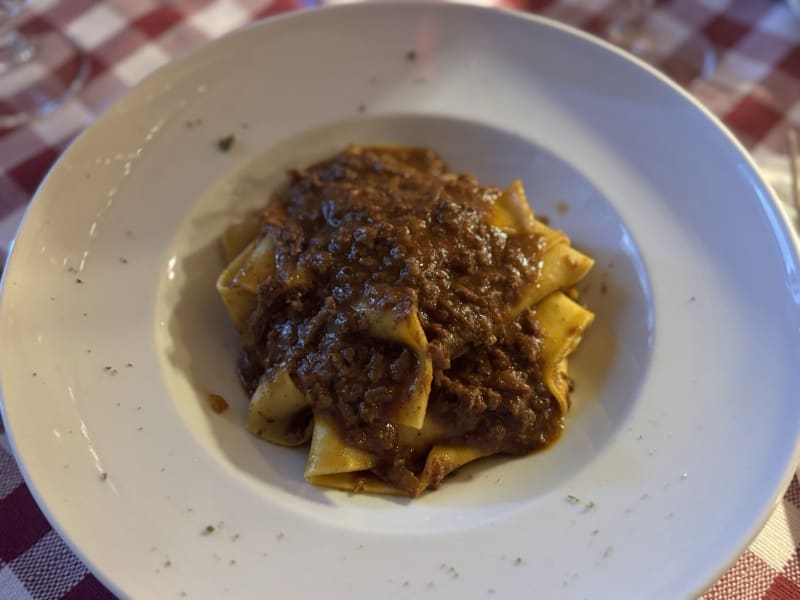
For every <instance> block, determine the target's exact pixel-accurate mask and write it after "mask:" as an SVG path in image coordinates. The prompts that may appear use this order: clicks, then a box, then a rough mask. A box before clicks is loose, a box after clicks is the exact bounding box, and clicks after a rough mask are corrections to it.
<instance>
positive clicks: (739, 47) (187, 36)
mask: <svg viewBox="0 0 800 600" xmlns="http://www.w3.org/2000/svg"><path fill="white" fill-rule="evenodd" d="M329 1H333V2H335V1H337V0H323V1H322V2H318V1H317V0H305V6H312V5H314V4H317V3H327V2H329ZM473 2H476V3H485V4H498V3H499V4H502V5H504V6H506V7H510V8H516V9H521V10H531V11H535V12H538V13H541V14H544V15H547V16H549V17H552V18H555V19H558V20H560V21H564V22H567V23H571V24H573V25H576V26H578V27H581V28H583V29H585V30H587V31H590V32H593V33H597V34H601V33H602V32H603V31H604V30H605V27H606V25H607V22H608V21H607V20H608V15H610V14H614V11H615V10H617V9H619V8H620V7H621V6H622V5H623V1H622V0H499V2H498V1H497V0H473ZM301 7H302V3H301V0H172V1H164V0H162V1H158V0H106V1H105V2H103V1H99V0H40V1H39V2H35V0H34V6H33V7H32V9H31V10H29V11H28V14H29V19H28V21H27V22H26V23H25V24H24V25H23V27H22V28H23V30H25V29H41V28H48V27H55V28H59V29H62V30H64V31H66V32H67V33H69V34H70V35H71V36H73V38H74V39H75V40H77V41H78V43H79V44H80V45H81V46H82V47H83V49H84V50H85V51H86V53H87V54H88V56H89V57H90V60H91V65H92V74H91V78H90V80H89V82H88V84H87V86H86V87H85V89H84V90H83V91H82V92H81V94H80V95H79V97H78V98H76V99H75V100H74V101H72V102H70V103H69V104H68V105H66V106H65V107H63V108H62V109H61V110H60V111H58V112H57V113H56V114H55V115H53V116H51V117H49V118H47V119H42V120H40V121H37V122H35V123H34V124H32V125H30V126H28V127H23V128H19V129H16V130H12V131H5V132H3V131H0V264H2V262H3V260H4V250H5V249H6V248H7V246H8V244H9V242H10V241H11V239H12V238H13V235H14V231H15V230H16V227H17V225H18V223H19V221H20V219H21V217H22V213H23V210H24V208H25V206H26V204H27V202H28V200H29V199H30V198H31V196H32V195H33V192H34V190H35V189H36V186H37V185H38V183H39V182H40V180H41V179H42V177H43V175H44V173H45V172H46V171H47V169H48V168H49V167H50V165H51V164H52V163H53V162H54V161H55V159H56V158H57V157H58V155H59V153H60V152H61V151H62V150H63V149H64V147H65V146H66V145H67V144H68V143H69V142H70V141H71V140H72V138H73V137H74V136H75V134H76V133H77V132H79V131H80V130H81V129H82V128H84V127H85V126H86V125H88V124H89V123H90V122H91V121H92V119H93V118H94V117H95V116H96V115H97V114H98V113H100V112H101V111H102V110H103V109H104V108H105V107H107V106H108V105H109V104H110V103H111V102H112V101H113V100H114V99H115V98H117V97H118V96H119V95H120V94H122V93H123V92H124V91H125V90H126V89H128V88H129V87H130V86H132V85H134V84H135V83H136V82H138V81H139V80H140V79H142V77H144V76H145V75H147V74H148V73H150V72H151V71H153V70H154V69H156V68H157V67H160V66H161V65H163V64H165V63H167V62H169V61H170V60H171V59H173V58H175V57H176V56H179V55H181V54H184V53H186V52H188V51H190V50H192V49H193V48H196V47H197V46H199V45H201V44H202V43H204V42H206V41H208V40H209V39H213V38H216V37H218V36H220V35H222V34H223V33H226V32H227V31H230V30H232V29H235V28H237V27H239V26H241V25H244V24H245V23H248V22H250V21H252V20H255V19H257V18H261V17H266V16H269V15H271V14H275V13H278V12H281V11H284V10H291V9H295V8H301ZM655 17H656V18H657V19H658V20H659V22H660V25H662V26H664V27H665V28H666V29H667V30H668V31H670V32H671V33H670V36H669V39H666V40H665V41H664V44H663V46H662V47H660V51H661V54H662V57H663V60H662V63H661V64H662V66H665V67H667V68H669V67H670V65H671V63H672V61H674V60H675V56H677V54H679V49H680V48H681V46H682V45H683V44H686V43H688V41H689V40H691V39H692V36H696V35H698V34H702V35H705V36H706V37H707V38H708V39H709V40H710V41H711V42H712V43H713V45H714V47H715V49H716V51H717V54H718V65H717V70H716V72H715V74H714V76H713V77H712V78H711V79H710V80H708V81H704V82H694V83H688V88H689V89H690V91H692V92H693V93H694V94H695V95H696V96H697V97H698V98H700V99H701V100H702V101H703V102H704V103H705V104H706V106H708V107H709V108H710V109H711V110H712V111H713V112H714V113H715V114H716V115H717V116H719V117H720V118H722V120H723V121H724V122H725V123H726V124H727V125H728V126H729V127H730V128H731V129H732V130H733V131H734V133H736V135H737V136H738V137H739V139H740V140H741V141H742V142H743V143H744V144H745V146H747V147H748V148H749V149H750V150H751V151H752V152H753V153H754V154H755V155H756V156H757V157H764V158H765V159H766V160H768V161H771V164H773V165H775V164H783V163H782V161H781V160H780V154H781V153H785V151H786V141H785V140H786V132H787V130H788V128H789V127H790V126H794V127H798V126H800V21H798V20H796V19H794V18H793V17H792V15H791V13H790V10H789V8H788V4H786V3H784V2H781V1H779V0H694V1H693V0H669V1H663V2H659V3H658V4H657V8H656V12H655ZM0 82H2V79H0ZM0 84H1V83H0ZM779 180H780V177H779ZM779 183H781V184H782V185H784V186H785V181H783V182H780V181H779ZM1 427H2V424H0V428H1ZM2 442H3V438H2V437H1V436H0V599H3V600H6V599H8V600H17V599H18V600H29V599H32V598H35V599H42V600H50V599H56V598H71V599H98V598H113V597H114V596H113V595H112V594H111V593H110V592H109V591H108V590H106V589H105V588H104V587H103V586H102V585H101V584H100V583H99V582H98V581H97V580H96V579H95V578H94V577H93V576H92V575H91V574H90V573H89V572H88V571H87V569H86V567H85V566H84V565H83V564H82V563H81V561H80V560H79V559H78V558H76V557H75V556H74V555H73V554H72V552H71V551H70V550H69V548H68V547H67V546H66V545H65V543H64V542H63V540H61V538H60V537H59V536H58V535H57V534H56V533H55V532H54V531H53V530H52V528H51V527H50V525H49V523H48V522H47V521H46V519H45V518H44V517H43V516H42V513H41V512H40V511H39V509H38V508H37V506H36V504H35V502H34V500H33V498H32V496H31V494H30V492H29V490H28V488H27V487H26V486H25V484H24V482H23V480H22V476H21V475H20V472H19V470H18V468H17V466H16V463H15V462H14V459H13V458H12V457H11V455H10V453H9V452H8V448H7V447H6V446H4V444H3V443H2ZM793 532H794V533H793ZM798 543H800V484H798V481H797V479H796V478H795V479H794V480H793V481H792V483H791V485H790V486H789V489H788V490H787V491H786V493H785V495H784V497H783V500H782V501H781V502H780V504H779V505H778V506H777V508H776V510H775V512H774V513H773V514H772V516H771V518H770V519H769V521H768V523H767V524H766V526H765V527H764V529H763V530H762V531H761V533H760V534H759V536H758V537H757V538H756V540H755V541H754V542H753V544H752V545H751V546H750V548H749V549H748V550H747V551H746V552H745V553H744V555H742V557H741V558H740V559H739V560H738V562H736V564H735V565H734V566H733V567H732V568H731V569H730V570H729V571H728V572H727V573H726V574H725V575H724V576H723V577H722V579H720V581H719V582H718V583H717V584H716V585H715V586H714V587H713V588H712V589H710V590H709V591H708V592H707V593H706V594H705V596H704V598H705V599H708V600H719V599H725V600H728V599H735V600H751V599H752V600H756V599H763V598H767V599H770V600H779V599H780V600H786V599H790V598H800V558H799V556H800V555H799V554H798V547H799V546H798ZM656 567H657V566H656Z"/></svg>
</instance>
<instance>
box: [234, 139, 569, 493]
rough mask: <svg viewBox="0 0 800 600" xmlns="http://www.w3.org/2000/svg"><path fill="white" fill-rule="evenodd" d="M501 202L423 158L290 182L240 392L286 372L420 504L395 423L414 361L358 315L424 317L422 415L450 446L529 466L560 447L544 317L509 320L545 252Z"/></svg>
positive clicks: (361, 161) (345, 160) (371, 154)
mask: <svg viewBox="0 0 800 600" xmlns="http://www.w3.org/2000/svg"><path fill="white" fill-rule="evenodd" d="M500 193H501V191H500V190H499V189H497V188H494V187H487V186H483V185H481V184H480V183H479V182H478V181H477V180H476V179H475V177H473V176H471V175H456V174H453V173H450V172H449V171H448V169H447V166H446V165H445V164H444V162H443V161H442V159H441V158H439V157H438V156H437V155H436V154H435V153H434V152H432V151H430V150H425V149H412V148H358V147H353V148H348V149H346V150H345V151H343V152H341V153H340V154H338V155H337V156H335V157H334V158H332V159H330V160H327V161H324V162H321V163H319V164H316V165H314V166H312V167H310V168H308V169H306V170H302V171H293V172H291V173H290V182H289V184H288V186H287V187H286V188H284V189H283V190H281V191H280V192H279V193H278V194H277V195H276V197H275V198H273V200H272V202H270V203H269V204H268V205H267V206H266V208H265V209H264V213H263V216H264V229H263V232H262V235H271V236H273V238H274V239H275V241H276V244H275V245H276V250H275V252H276V255H275V258H276V260H275V266H276V271H275V275H274V276H273V277H272V278H270V279H269V280H268V281H266V282H264V283H263V284H262V285H261V286H260V288H259V292H258V301H257V308H256V310H255V312H254V313H253V314H252V316H251V317H250V321H249V325H248V327H247V333H246V334H245V337H244V341H245V348H244V352H243V356H242V361H241V369H240V372H241V376H242V381H243V382H244V385H245V387H246V388H247V389H248V390H249V391H250V392H251V393H252V392H253V391H254V390H255V388H256V387H257V386H258V383H259V380H260V378H261V377H268V378H273V377H276V376H277V373H278V372H279V371H280V370H283V369H288V371H289V374H290V376H291V378H292V380H293V381H294V383H295V384H296V385H297V387H298V388H299V389H300V390H301V391H302V392H303V393H304V394H305V395H306V397H307V399H308V400H309V402H310V405H311V407H312V410H313V412H314V413H315V414H325V415H327V416H328V417H330V419H331V420H332V421H333V422H334V423H336V424H337V425H338V427H339V429H340V432H341V434H342V435H343V437H344V439H345V440H346V442H347V443H349V444H351V445H353V446H356V447H359V448H362V449H365V450H367V451H369V452H371V453H374V454H375V455H376V456H378V457H379V460H380V464H379V466H378V467H377V468H376V469H375V471H376V472H379V473H380V474H381V476H382V477H383V478H385V479H386V480H387V481H388V482H390V483H392V484H394V485H396V486H397V487H399V488H401V489H404V490H406V491H408V492H409V493H411V491H412V490H413V489H414V485H415V481H416V476H417V475H418V474H419V471H420V470H421V469H422V467H423V463H424V459H425V457H424V455H423V456H415V455H414V452H413V451H410V450H408V449H407V448H403V447H401V445H400V444H399V443H398V427H396V426H395V425H393V424H392V423H391V422H389V415H390V414H391V413H392V410H393V408H394V407H395V406H396V404H397V403H398V402H403V401H404V399H405V398H407V397H408V394H409V386H410V385H412V382H413V380H414V375H415V372H416V369H417V368H418V364H417V359H416V357H415V355H414V353H413V352H412V351H411V350H410V349H409V348H407V347H405V346H403V345H401V344H399V343H394V342H387V341H385V340H381V339H377V338H375V337H373V336H371V335H370V334H369V332H368V323H367V320H366V317H365V313H364V310H363V307H364V306H368V307H370V308H371V309H374V310H382V309H391V310H392V311H393V312H394V314H395V315H396V316H397V318H403V317H406V316H408V314H409V312H410V311H411V310H412V309H413V307H417V309H418V313H419V317H420V322H421V324H422V327H423V330H424V332H425V336H426V337H427V341H428V347H427V351H428V353H429V355H430V357H431V359H432V362H433V382H432V385H431V392H430V397H429V400H428V409H427V410H428V412H427V414H428V415H429V416H430V417H431V418H434V419H435V420H436V421H437V422H438V423H441V424H443V425H444V426H445V427H446V431H447V432H448V433H447V434H446V442H444V443H459V444H468V445H471V446H479V447H481V448H484V449H486V450H488V451H489V452H487V453H503V454H511V455H519V454H525V453H528V452H531V451H533V450H536V449H539V448H542V447H544V446H547V445H548V444H550V443H551V442H553V441H554V440H555V439H556V438H557V437H558V436H559V434H560V432H561V430H562V428H563V415H562V414H561V410H560V408H559V405H558V402H557V401H556V400H555V399H554V397H553V396H552V395H551V393H550V391H549V390H548V389H547V387H546V385H545V384H544V383H543V381H542V376H541V371H542V365H541V359H540V353H541V345H542V342H541V332H540V331H539V330H538V328H537V323H536V320H535V318H534V317H535V309H534V308H532V309H527V310H525V311H523V312H522V313H521V315H520V316H519V317H518V318H516V319H510V318H509V312H510V307H511V306H513V305H514V304H515V302H516V301H517V300H518V299H519V297H520V294H521V292H522V289H523V287H524V286H526V285H530V282H532V281H535V280H536V277H537V269H538V268H539V265H540V258H541V254H542V247H541V246H542V240H541V239H540V238H539V236H537V235H536V234H520V235H513V236H509V235H507V234H506V233H504V232H503V231H502V230H501V229H499V228H497V227H495V226H494V225H492V223H491V214H492V206H493V203H494V201H495V199H496V198H497V197H498V196H499V195H500ZM298 271H302V272H304V273H305V274H306V275H307V276H306V277H303V278H298V277H296V276H295V274H296V273H297V272H298ZM356 306H358V307H359V309H356ZM308 418H311V413H310V412H309V414H308V415H307V417H305V420H304V422H303V423H298V428H300V429H302V428H303V427H304V425H305V423H307V419H308Z"/></svg>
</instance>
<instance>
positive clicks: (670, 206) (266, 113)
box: [0, 4, 800, 599]
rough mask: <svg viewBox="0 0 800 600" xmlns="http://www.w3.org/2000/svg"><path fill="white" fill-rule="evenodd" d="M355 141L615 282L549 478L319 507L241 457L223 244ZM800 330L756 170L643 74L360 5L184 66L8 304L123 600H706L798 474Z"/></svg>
mask: <svg viewBox="0 0 800 600" xmlns="http://www.w3.org/2000/svg"><path fill="white" fill-rule="evenodd" d="M412 50H413V51H415V52H416V59H415V60H409V57H408V53H409V52H410V51H412ZM230 133H233V134H235V136H236V141H235V143H234V145H233V147H232V149H231V151H230V152H228V153H222V152H220V151H219V150H218V149H217V148H216V147H215V140H217V139H219V138H221V137H223V136H226V135H228V134H230ZM348 142H394V143H413V144H423V145H429V146H431V147H433V148H436V149H437V150H439V151H440V152H441V153H442V154H443V155H444V156H445V157H446V158H447V159H448V160H449V161H450V163H451V165H452V166H453V167H454V168H456V169H458V170H465V171H472V172H474V173H476V174H477V175H478V176H479V177H480V178H482V179H483V180H484V181H486V182H490V183H496V184H498V185H503V184H507V183H508V182H510V181H511V180H512V178H513V177H517V176H519V177H521V178H522V179H523V180H524V183H525V186H526V188H527V189H528V190H529V194H530V197H531V198H532V199H533V200H532V201H533V204H534V207H535V209H536V211H537V212H539V213H543V214H547V215H549V216H550V217H551V218H552V220H553V223H554V225H555V226H558V227H562V228H564V229H565V230H566V231H567V232H568V233H569V234H570V236H571V237H572V239H573V241H574V243H575V244H576V245H577V246H578V247H580V248H582V249H584V250H585V251H587V252H589V253H590V254H592V255H593V256H595V257H596V258H597V266H596V267H595V270H594V271H593V273H592V274H591V276H590V277H589V279H588V280H587V282H586V284H585V288H586V291H585V299H586V302H587V303H588V304H589V305H590V306H591V308H592V309H593V310H594V311H595V312H596V313H597V320H596V323H595V325H594V326H593V327H592V329H591V333H590V334H589V335H588V336H587V337H586V339H585V343H584V345H583V346H582V347H581V348H580V350H579V352H578V354H577V356H576V358H575V360H574V362H573V365H574V366H573V372H574V377H575V380H576V383H577V390H576V393H575V397H574V401H575V410H574V412H573V413H572V414H571V415H570V417H569V422H568V428H567V431H566V434H565V435H564V436H563V439H562V440H561V441H560V442H559V443H558V444H557V445H556V446H555V447H554V448H553V449H552V450H550V451H547V452H544V453H542V454H539V455H535V456H531V457H528V458H524V459H520V460H514V461H505V462H503V461H499V462H490V463H489V464H484V465H479V466H476V467H473V468H471V469H468V470H467V472H466V473H465V474H461V475H458V476H456V477H455V478H454V479H453V480H452V481H449V482H448V483H447V484H446V485H444V486H443V488H442V489H441V490H440V491H438V492H436V493H433V494H429V495H426V496H425V497H423V498H421V499H418V500H416V501H414V502H409V501H405V500H398V499H393V498H381V497H369V496H350V495H348V494H345V493H339V492H335V491H324V490H319V489H316V488H314V487H312V486H309V485H308V484H306V483H305V482H304V481H303V477H302V470H303V463H304V460H305V454H304V452H303V451H302V450H299V451H297V450H287V449H282V448H277V447H273V446H270V445H267V444H264V443H262V442H260V441H258V440H256V439H254V438H252V437H251V436H250V435H249V434H247V433H246V432H245V430H244V428H243V426H242V415H243V413H244V407H245V403H246V398H245V396H244V394H243V392H242V391H241V390H240V388H239V386H238V384H237V380H236V374H235V357H236V339H235V336H234V335H233V333H232V331H231V327H230V326H229V324H228V322H227V319H226V318H225V316H224V313H223V309H222V307H221V304H220V302H219V301H218V299H217V297H216V295H215V292H214V289H213V282H214V280H215V278H216V276H217V273H218V271H219V270H220V268H221V266H222V262H221V258H220V256H219V252H218V249H217V238H218V236H219V235H220V233H221V232H222V231H223V229H224V228H225V226H226V224H227V223H229V222H231V221H232V220H234V219H235V218H236V215H237V214H240V213H241V212H242V211H243V210H244V209H245V208H247V207H249V206H253V205H258V204H260V203H262V202H263V201H264V200H265V199H266V197H267V192H268V190H269V188H270V187H271V186H274V185H275V184H276V182H278V181H280V179H281V178H282V177H283V174H284V173H285V170H286V169H287V168H289V167H292V166H297V165H304V164H307V163H308V162H309V161H311V160H314V159H317V158H320V157H324V156H326V155H329V154H331V153H333V152H334V151H335V150H337V149H338V148H340V147H341V146H343V145H344V144H346V143H348ZM562 202H566V203H567V206H568V210H567V211H566V212H565V213H564V212H563V210H562V211H559V210H558V208H559V207H561V208H562V209H563V208H564V205H563V204H560V203H562ZM562 213H563V214H562ZM78 279H80V281H81V282H82V283H79V282H78V281H77V280H78ZM798 302H800V282H798V259H797V254H796V253H795V250H794V249H793V248H792V246H791V242H790V237H789V234H788V231H787V227H786V224H785V223H784V222H783V221H782V219H781V217H780V216H779V212H778V211H777V210H776V207H775V202H774V199H773V198H772V196H771V194H770V192H769V191H768V190H767V188H766V186H765V185H764V184H763V182H762V181H761V180H760V179H759V177H758V175H757V174H756V171H755V169H754V168H753V164H752V163H751V162H750V161H749V160H748V158H747V157H746V156H745V154H744V153H743V151H742V150H741V148H740V147H738V146H737V145H736V143H735V142H734V141H733V140H732V138H731V137H730V135H729V134H727V133H726V132H725V131H724V130H723V129H722V128H720V126H719V125H718V124H717V123H716V122H715V121H714V120H713V119H712V118H711V117H710V116H709V115H708V114H707V113H706V112H704V111H703V110H702V109H701V108H700V107H699V106H698V105H697V104H695V103H693V102H692V101H691V100H690V99H689V98H688V97H687V96H685V95H684V94H683V93H681V92H680V91H679V90H678V89H676V88H674V87H672V86H671V85H669V84H668V83H667V82H666V81H665V80H663V79H661V78H659V77H658V76H657V75H655V74H654V73H653V72H652V71H649V70H648V69H647V68H645V67H643V66H642V65H641V64H638V63H636V62H633V61H631V60H629V59H627V58H625V57H624V56H622V55H621V54H619V53H618V52H616V51H615V50H613V49H612V48H610V47H608V46H605V45H602V44H600V43H598V42H596V41H594V40H593V39H591V38H589V37H587V36H585V35H582V34H579V33H576V32H574V31H571V30H569V29H566V28H564V27H560V26H557V25H554V24H552V23H548V22H546V21H543V20H539V19H536V18H532V17H523V16H519V15H512V14H508V13H502V12H489V11H486V10H482V9H476V8H470V7H464V6H454V5H409V4H405V5H351V6H346V7H341V8H336V9H331V10H323V11H315V12H307V13H304V14H299V15H293V16H289V17H285V18H281V19H276V20H273V21H270V22H266V23H262V24H259V25H257V26H254V27H251V28H248V29H246V30H244V31H241V32H239V33H237V34H235V35H232V36H228V37H226V38H224V39H222V40H220V41H219V42H217V43H214V44H212V45H210V46H208V47H206V48H204V49H203V50H201V51H200V52H198V53H196V54H194V55H192V56H190V57H189V58H187V59H184V60H182V61H179V62H177V63H175V64H173V65H170V66H169V67H167V68H165V69H163V70H161V71H160V72H158V73H157V74H156V75H154V76H153V77H151V78H149V79H147V80H146V81H145V82H144V83H142V84H141V85H140V86H138V87H137V88H136V89H134V90H133V91H131V92H130V93H129V94H127V95H126V96H125V97H124V98H123V99H122V100H121V101H119V102H118V103H117V104H116V105H115V106H114V107H113V108H112V109H111V110H110V111H109V112H108V113H106V114H105V115H104V116H103V117H102V118H100V119H99V120H98V121H97V122H96V123H95V124H94V125H93V126H92V127H90V128H89V130H88V131H87V132H86V133H85V134H83V135H82V136H81V137H80V139H78V141H77V142H76V143H75V144H73V146H72V147H71V148H70V149H69V150H68V151H67V152H66V153H65V155H64V156H63V157H62V158H61V160H60V161H59V163H58V165H57V166H56V167H55V169H54V170H53V171H52V173H51V174H50V175H49V176H48V178H47V180H46V182H45V183H44V184H43V186H42V188H41V189H40V190H39V193H38V194H37V198H36V200H35V201H34V203H33V205H32V206H31V208H30V210H29V212H28V215H27V217H26V219H25V224H24V226H23V227H22V230H21V232H20V234H19V238H18V240H17V244H16V247H15V248H14V250H13V253H12V256H11V259H10V264H9V266H8V270H7V272H6V276H5V282H4V287H3V296H2V305H0V339H2V344H3V351H2V356H1V357H0V369H2V371H1V373H2V394H3V398H4V405H3V406H4V408H3V410H4V418H5V419H6V423H7V425H8V428H9V431H10V433H11V436H12V441H13V445H14V447H15V449H16V452H17V456H18V457H19V459H20V461H21V464H22V466H23V469H24V472H25V476H26V478H27V481H28V482H29V484H30V485H31V487H32V489H33V490H34V493H35V495H36V497H37V499H38V500H39V502H40V503H41V505H42V507H43V508H44V510H45V511H46V513H47V514H48V516H49V518H50V519H51V520H52V522H53V523H54V524H55V526H56V527H57V528H58V530H59V531H60V532H62V533H63V534H64V536H65V537H66V538H67V539H68V540H70V542H71V544H72V545H73V547H74V548H75V549H76V550H77V551H78V552H79V554H80V555H81V556H82V557H83V558H84V559H85V560H86V561H87V562H88V563H89V564H90V566H91V567H92V569H93V570H94V571H95V572H96V573H97V575H98V576H99V577H100V578H101V579H102V580H103V581H104V582H105V583H106V584H108V585H109V586H111V587H112V588H113V589H114V590H116V591H117V592H119V593H120V594H122V595H126V596H135V597H140V598H155V597H159V598H171V597H178V596H180V595H181V593H182V592H185V593H186V594H187V596H188V597H190V598H223V597H227V598H248V597H266V596H269V597H276V598H278V597H281V598H312V597H322V596H323V595H326V596H328V597H330V596H331V595H332V596H333V597H345V596H347V597H350V598H374V597H384V598H412V597H416V596H417V595H418V594H420V593H424V594H425V595H426V597H431V598H487V597H490V596H491V595H492V594H495V595H496V597H498V598H520V597H523V596H524V597H538V598H669V599H674V598H682V597H690V596H692V595H695V594H697V593H700V592H701V591H702V590H703V589H704V588H705V587H706V586H708V585H710V584H711V583H713V581H714V579H715V577H717V576H718V575H719V574H720V573H721V570H722V569H724V568H725V567H726V566H727V565H728V564H729V563H730V562H731V561H732V560H734V559H735V557H736V556H737V554H738V553H740V552H741V551H742V550H743V549H744V547H745V544H746V543H747V541H748V540H749V539H750V538H751V537H752V536H753V535H754V533H755V532H757V531H758V528H759V527H760V524H761V523H763V521H764V519H765V517H766V516H767V515H768V514H769V512H770V511H771V509H772V507H773V506H774V503H775V502H776V500H777V498H778V497H779V495H780V493H781V491H782V489H783V487H784V486H785V484H786V483H787V482H788V478H789V476H790V474H791V469H792V465H793V461H794V459H795V456H796V449H797V433H798V425H799V424H800V423H799V421H800V404H798V403H797V383H796V369H797V365H798V364H800V311H798ZM129 365H132V366H129ZM208 392H216V393H220V394H222V395H223V396H225V397H226V398H227V399H228V400H229V402H230V403H231V404H232V409H231V410H230V411H228V413H226V414H225V415H224V416H219V415H216V414H213V413H211V412H210V411H209V410H208V409H207V407H206V401H205V398H206V394H207V393H208ZM568 497H575V498H578V499H579V500H578V501H577V502H574V501H570V499H569V498H568ZM592 503H593V504H592ZM207 525H213V526H214V532H213V533H210V534H204V530H205V528H206V526H207Z"/></svg>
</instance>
